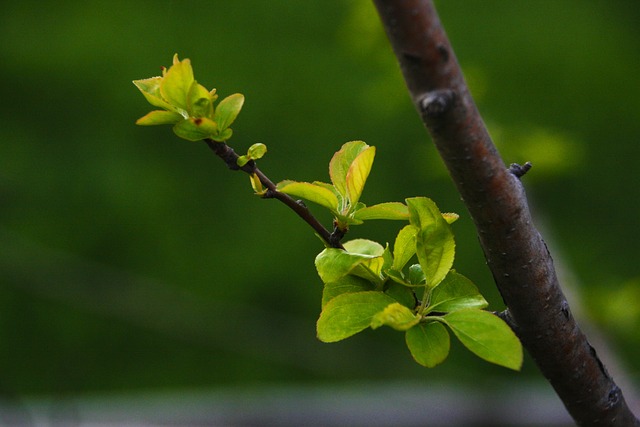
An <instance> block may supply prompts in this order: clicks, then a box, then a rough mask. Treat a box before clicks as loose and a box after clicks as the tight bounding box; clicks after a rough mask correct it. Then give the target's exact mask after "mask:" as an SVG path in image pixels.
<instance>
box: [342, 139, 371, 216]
mask: <svg viewBox="0 0 640 427" xmlns="http://www.w3.org/2000/svg"><path fill="white" fill-rule="evenodd" d="M375 156H376V147H367V148H365V149H364V150H362V151H361V152H360V154H358V156H357V157H356V158H355V159H354V160H353V163H351V166H349V170H348V171H347V197H348V199H349V202H350V204H351V206H352V207H354V206H355V205H356V204H357V203H358V201H359V200H360V195H361V194H362V190H364V185H365V184H366V182H367V178H368V177H369V172H371V166H373V159H374V158H375Z"/></svg>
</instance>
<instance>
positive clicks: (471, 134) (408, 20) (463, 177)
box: [374, 0, 640, 426]
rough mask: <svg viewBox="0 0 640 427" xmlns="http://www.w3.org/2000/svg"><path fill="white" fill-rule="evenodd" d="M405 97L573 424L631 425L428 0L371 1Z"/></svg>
mask: <svg viewBox="0 0 640 427" xmlns="http://www.w3.org/2000/svg"><path fill="white" fill-rule="evenodd" d="M374 3H375V5H376V7H377V9H378V13H379V15H380V18H381V20H382V22H383V24H384V27H385V30H386V33H387V36H388V38H389V40H390V41H391V45H392V46H393V50H394V52H395V54H396V56H397V58H398V61H399V62H400V66H401V68H402V73H403V75H404V78H405V81H406V84H407V86H408V89H409V92H410V94H411V97H412V99H413V102H414V104H415V106H416V108H417V110H418V112H419V113H420V115H421V117H422V120H423V122H424V124H425V126H426V127H427V129H428V130H429V132H430V134H431V137H432V139H433V141H434V143H435V145H436V147H437V149H438V151H439V153H440V155H441V157H442V159H443V160H444V162H445V164H446V166H447V168H448V170H449V173H450V175H451V177H452V179H453V180H454V182H455V184H456V186H457V188H458V191H459V192H460V194H461V196H462V198H463V199H464V202H465V205H466V206H467V209H468V210H469V213H470V215H471V217H472V218H473V221H474V223H475V225H476V228H477V230H478V234H479V238H480V244H481V246H482V248H483V250H484V254H485V257H486V259H487V263H488V265H489V268H490V269H491V272H492V273H493V277H494V280H495V282H496V285H497V287H498V289H499V290H500V293H501V295H502V297H503V299H504V302H505V304H506V305H507V311H506V312H505V313H503V316H502V317H503V318H506V319H508V320H509V324H510V325H511V326H512V327H513V328H514V330H515V331H516V333H517V334H518V335H519V337H520V339H521V340H522V343H523V345H524V346H525V348H526V349H527V350H528V352H529V353H530V354H531V356H532V357H533V359H534V360H535V362H536V364H537V365H538V367H539V368H540V370H541V371H542V374H543V375H544V376H545V377H546V378H547V379H548V380H549V382H550V383H551V385H552V386H553V387H554V389H555V390H556V393H557V394H558V396H559V397H560V399H562V401H563V403H564V405H565V407H566V408H567V410H568V411H569V413H570V414H571V416H572V417H573V419H574V420H575V421H576V423H577V424H579V425H590V426H591V425H593V426H596V425H597V426H600V425H607V426H630V425H634V426H638V425H640V422H639V421H638V420H637V419H636V418H635V416H634V415H633V414H632V413H631V411H630V409H629V408H628V406H627V404H626V402H625V400H624V397H623V395H622V392H621V391H620V389H619V388H618V386H617V385H616V384H615V383H614V382H613V380H612V379H611V377H610V376H609V375H608V373H607V371H606V369H605V367H604V366H603V365H602V362H601V361H600V360H599V359H598V357H597V355H596V352H595V350H594V349H593V347H591V345H590V344H589V342H588V341H587V338H586V337H585V335H584V334H583V333H582V332H581V330H580V329H579V327H578V325H577V324H576V321H575V319H574V318H573V316H572V315H571V311H570V309H569V305H568V303H567V301H566V299H565V297H564V295H563V293H562V290H561V289H560V286H559V284H558V279H557V277H556V272H555V269H554V266H553V260H552V259H551V256H550V254H549V252H548V250H547V247H546V245H545V243H544V241H543V240H542V238H541V236H540V234H539V233H538V231H537V230H536V228H535V226H534V225H533V222H532V219H531V214H530V212H529V208H528V204H527V199H526V196H525V192H524V189H523V187H522V185H521V183H520V180H519V177H520V176H522V174H524V172H526V170H528V168H529V166H526V165H525V166H519V167H513V166H512V168H511V169H507V168H506V167H505V164H504V162H503V161H502V159H501V157H500V155H499V153H498V151H497V150H496V148H495V146H494V145H493V142H492V141H491V138H490V136H489V134H488V132H487V130H486V127H485V125H484V122H483V121H482V118H481V117H480V114H479V113H478V110H477V108H476V106H475V103H474V101H473V99H472V97H471V95H470V94H469V90H468V88H467V86H466V83H465V81H464V78H463V75H462V72H461V70H460V67H459V65H458V62H457V60H456V57H455V54H454V52H453V50H452V48H451V45H450V43H449V40H448V38H447V36H446V34H445V32H444V29H443V28H442V26H441V24H440V21H439V18H438V16H437V13H436V10H435V8H434V6H433V4H432V1H430V0H374Z"/></svg>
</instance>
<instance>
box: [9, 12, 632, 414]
mask: <svg viewBox="0 0 640 427" xmlns="http://www.w3.org/2000/svg"><path fill="white" fill-rule="evenodd" d="M437 6H438V9H439V12H440V15H441V19H442V21H443V22H444V24H445V27H446V29H447V32H448V34H449V36H450V38H451V40H452V43H453V46H454V49H455V51H456V54H457V56H458V59H459V61H460V63H461V65H462V67H463V69H464V71H465V75H466V77H467V80H468V82H469V85H470V87H471V90H472V93H473V94H474V96H475V97H476V100H477V103H478V105H479V108H480V110H481V112H482V113H483V115H484V117H485V119H486V121H487V124H488V126H489V129H490V132H491V134H492V136H493V137H494V139H495V141H496V144H497V145H498V147H499V149H500V151H501V153H502V154H503V157H504V159H505V162H507V163H511V162H518V163H524V162H525V161H531V162H532V163H533V165H534V168H533V169H532V171H531V172H530V173H529V174H528V175H527V176H526V177H525V178H524V182H525V185H526V187H527V190H528V193H529V195H530V197H531V204H532V208H533V209H534V211H535V214H536V222H537V223H538V225H539V226H540V227H541V228H542V229H543V232H544V234H545V238H546V240H547V241H548V242H549V244H550V246H551V248H552V251H553V253H554V255H555V259H556V262H557V264H558V266H559V268H560V272H561V275H562V277H563V284H564V286H566V288H567V293H568V294H569V295H570V300H571V303H572V304H573V309H574V312H575V313H576V315H577V316H579V317H580V319H582V322H584V325H585V327H586V328H587V329H588V330H589V331H592V333H593V336H594V337H595V338H594V340H595V341H597V342H600V343H601V344H602V346H603V347H602V348H603V350H601V351H602V352H603V353H605V354H606V353H611V354H613V355H614V358H613V359H611V360H612V362H611V363H612V366H613V367H612V368H611V370H612V371H614V372H616V373H619V375H620V377H616V380H617V381H618V382H619V383H623V384H624V385H625V387H626V389H625V392H627V393H629V396H628V398H631V397H630V396H631V395H632V394H633V390H632V389H633V387H634V386H636V385H638V382H639V381H640V361H639V359H638V358H637V353H638V351H640V337H639V336H638V333H637V331H638V326H639V323H640V304H639V303H638V301H640V268H639V267H638V262H637V261H638V255H639V254H640V251H639V246H638V241H640V222H639V221H638V218H639V217H640V195H639V194H638V190H637V188H638V178H637V162H638V158H640V143H639V139H640V84H639V83H638V72H639V71H640V31H639V30H638V28H639V27H638V25H637V24H638V22H640V7H639V5H638V3H637V0H618V1H616V2H609V1H604V0H602V1H597V0H592V1H579V0H562V1H555V0H542V1H536V2H504V1H498V0H454V1H446V2H445V1H441V2H438V3H437ZM2 9H3V11H2V14H0V61H1V63H2V66H1V67H0V81H1V83H0V88H1V93H2V100H3V102H2V104H1V106H0V110H1V112H2V113H1V116H0V396H1V398H0V399H1V402H2V406H1V407H2V408H5V412H4V413H5V415H6V414H8V413H10V412H11V411H13V412H11V413H19V414H20V415H19V416H20V417H22V418H20V420H22V421H23V422H25V423H26V422H29V421H34V419H36V421H37V419H38V417H44V418H39V419H41V420H45V421H46V420H48V419H49V420H50V419H64V420H67V421H68V419H69V417H71V418H73V417H75V418H73V419H75V420H76V421H78V422H80V421H82V417H81V415H78V414H80V413H81V410H82V409H81V408H82V405H83V403H82V402H85V403H86V398H91V399H94V400H92V402H94V403H95V405H94V407H95V408H98V409H96V411H98V412H99V410H100V408H103V409H104V408H105V407H106V406H101V405H100V403H99V402H102V400H100V399H107V400H108V399H110V398H111V399H112V400H111V401H110V402H111V403H112V404H113V397H114V396H116V397H117V396H130V398H131V399H141V398H142V399H143V400H144V396H150V395H154V396H158V395H159V394H161V395H163V396H165V395H166V396H174V397H175V396H182V398H183V399H185V400H184V401H180V400H175V399H174V400H170V399H169V401H171V402H173V403H172V404H171V405H168V406H170V407H173V408H178V410H183V412H186V413H188V414H190V415H193V413H194V412H197V411H196V409H193V410H192V411H184V407H185V405H188V403H187V402H191V403H193V401H194V400H197V399H198V396H202V393H205V395H206V393H213V392H215V393H219V394H215V396H218V397H219V396H226V398H228V399H230V398H231V397H229V396H232V397H233V396H238V394H239V393H240V394H242V393H247V392H248V390H249V391H251V392H252V393H255V394H252V395H251V396H254V397H255V400H249V401H243V400H242V399H240V400H233V402H236V403H237V402H241V403H240V408H239V409H234V410H232V411H230V414H231V415H229V417H230V418H229V419H227V422H229V424H232V421H231V419H232V418H233V417H234V415H238V414H241V413H243V411H250V410H251V408H250V406H251V405H243V404H242V402H245V403H246V402H253V405H258V403H257V402H264V400H263V399H264V398H265V396H274V395H275V394H277V393H275V392H274V391H273V390H280V391H282V390H288V392H286V393H285V392H282V393H283V394H282V395H283V396H284V395H286V396H292V395H297V396H303V395H304V393H302V392H300V390H307V391H309V390H333V389H332V388H331V387H338V389H339V390H343V391H344V390H347V391H346V393H351V394H349V396H356V397H357V396H358V395H359V394H358V393H362V395H365V394H366V393H368V392H369V393H370V392H371V391H372V390H376V393H378V396H379V395H384V394H391V393H392V389H393V390H399V391H402V390H404V391H411V393H414V394H413V395H414V397H415V390H416V389H417V390H422V391H424V392H425V393H426V392H428V391H429V390H431V391H432V392H433V393H434V394H433V396H440V397H442V395H443V393H444V392H443V390H452V392H451V393H452V396H462V395H463V394H464V393H467V395H469V394H468V393H472V392H473V391H474V390H475V391H479V392H480V393H483V394H487V395H491V393H493V392H495V391H498V390H503V391H504V390H505V387H507V386H505V384H508V387H512V388H513V389H514V390H523V389H527V387H533V388H535V389H536V390H540V392H541V396H547V397H548V396H552V391H551V390H550V387H549V386H548V385H546V384H545V383H544V381H543V379H542V378H541V376H540V374H539V373H538V372H537V370H536V368H535V366H533V363H532V362H531V361H530V360H529V359H527V360H526V361H525V366H524V368H523V371H522V372H521V373H514V372H509V371H507V370H505V369H501V368H498V367H494V366H492V365H489V364H487V363H485V362H483V361H481V360H479V359H477V358H475V357H473V356H472V355H470V354H469V353H468V352H466V350H464V349H463V348H461V346H460V345H456V344H454V346H453V349H452V354H451V355H450V357H449V359H448V360H447V361H446V363H445V364H443V365H441V366H439V367H437V368H435V369H431V370H428V369H425V368H422V367H420V366H419V365H417V364H416V363H414V362H413V361H412V359H411V356H410V354H409V352H408V350H407V349H406V347H405V346H404V341H403V336H402V334H399V333H396V332H395V331H391V330H378V331H375V332H372V331H367V332H364V333H362V334H360V335H358V336H356V337H354V338H352V339H349V340H347V341H344V342H341V343H336V344H330V345H329V344H322V343H320V342H319V341H317V340H316V338H315V320H316V318H317V315H318V314H319V304H320V296H321V282H320V280H319V279H318V278H317V276H316V273H315V269H314V265H313V259H314V257H315V255H316V254H317V253H318V252H319V251H320V250H321V249H322V244H321V242H320V241H319V240H318V239H317V238H316V237H315V236H314V235H313V232H312V231H311V230H310V229H309V228H308V227H307V226H306V225H305V224H304V223H303V222H302V221H300V220H299V219H298V218H297V217H296V216H295V215H294V214H293V213H292V212H290V211H288V210H287V209H285V208H284V207H283V206H281V205H280V204H278V203H277V202H276V201H268V200H261V199H259V198H257V197H255V196H254V195H253V194H252V191H251V187H250V185H249V181H248V179H247V177H246V176H245V175H243V174H241V173H238V172H231V171H229V170H227V169H226V168H225V166H224V164H223V163H222V162H221V161H220V160H219V159H217V158H216V157H215V156H214V155H213V154H212V153H211V152H210V151H209V150H208V149H207V147H206V146H205V145H204V144H201V143H190V142H187V141H184V140H180V139H178V138H177V137H176V136H175V135H173V133H172V132H171V129H170V127H168V126H164V127H150V128H143V127H137V126H135V125H134V122H135V120H136V119H137V118H138V117H140V116H142V115H144V114H146V113H147V112H148V111H149V110H150V109H151V106H150V105H149V104H147V103H146V101H145V100H144V98H143V97H142V95H141V94H140V93H139V92H138V90H137V89H136V88H135V87H134V86H133V84H132V83H131V81H132V80H134V79H140V78H146V77H151V76H153V75H158V74H159V73H160V66H162V65H167V66H168V65H170V63H171V58H172V56H173V54H174V53H176V52H178V53H179V54H180V57H181V58H182V57H188V58H190V59H191V60H192V63H193V65H194V69H195V73H196V79H198V81H199V82H201V83H202V84H204V85H205V86H206V87H209V88H211V87H216V88H217V89H218V93H219V94H220V95H221V96H222V97H224V96H226V95H229V94H231V93H234V92H241V93H243V94H244V95H245V96H246V103H245V107H244V109H243V111H242V113H241V115H240V116H239V118H238V120H237V122H236V123H235V125H234V126H233V127H234V131H235V132H234V137H233V138H232V140H231V141H230V142H231V145H232V146H233V147H234V148H236V150H237V151H238V152H240V153H242V152H244V151H245V150H246V149H247V147H248V146H249V145H251V144H253V143H255V142H262V143H265V144H266V145H267V146H268V148H269V153H268V154H267V156H266V158H265V159H263V160H261V161H260V167H261V169H263V171H264V172H265V173H266V174H267V175H269V176H270V178H271V179H272V180H274V181H279V180H281V179H287V178H288V179H297V180H305V181H311V180H323V181H326V180H328V171H327V164H328V161H329V159H330V158H331V155H332V153H333V152H334V151H336V150H337V149H338V148H339V147H340V146H341V145H342V144H343V143H344V142H346V141H349V140H354V139H362V140H364V141H366V142H367V143H369V144H370V145H375V146H376V147H377V150H378V151H377V158H376V162H375V164H374V168H373V172H372V175H371V176H370V179H369V182H368V184H367V188H366V189H365V193H364V196H363V201H364V202H365V203H368V204H373V203H379V202H384V201H398V200H403V199H404V198H406V197H411V196H417V195H425V196H429V197H431V198H433V199H434V200H435V201H436V202H437V203H438V205H439V206H440V208H441V209H442V210H443V211H454V212H458V213H459V214H460V215H461V219H460V220H459V221H458V222H457V223H456V224H455V227H454V229H455V232H456V238H457V260H456V268H457V269H458V270H459V271H461V272H462V273H463V274H465V275H467V276H468V277H470V278H471V279H472V280H474V281H475V282H476V283H477V284H478V286H479V287H480V288H481V290H482V292H483V293H484V294H485V296H486V297H487V298H488V299H489V300H490V302H491V307H490V308H493V309H495V310H499V309H501V308H502V302H501V299H500V296H499V295H498V294H497V292H496V290H495V287H494V285H493V282H492V279H491V275H490V273H489V272H488V270H487V268H486V266H485V263H484V259H483V256H482V253H481V251H480V249H479V247H478V243H477V238H476V236H475V232H474V229H473V226H472V223H471V220H470V219H469V217H468V214H467V212H466V211H465V209H464V206H463V205H462V203H461V201H460V198H459V196H458V195H457V193H456V192H455V189H454V187H453V185H452V183H451V182H450V180H449V177H448V175H447V173H446V171H445V169H444V168H443V166H442V163H441V161H440V159H439V158H438V156H437V153H436V151H435V149H434V148H433V146H432V144H431V143H430V141H429V138H428V136H427V134H426V132H425V130H424V128H423V127H422V125H421V123H420V120H419V118H418V116H417V114H416V113H415V111H414V109H413V106H412V104H411V102H410V99H409V96H408V94H407V92H406V89H405V87H404V83H403V81H402V78H401V75H400V72H399V69H398V66H397V64H396V62H395V58H394V57H393V54H392V52H391V49H390V47H389V45H388V43H387V41H386V39H385V36H384V34H383V31H382V29H381V25H380V24H379V22H378V20H377V16H376V13H375V10H374V8H373V6H372V4H370V2H368V1H355V0H354V1H337V0H323V1H279V2H273V1H269V2H267V1H262V0H252V1H250V0H241V1H177V0H175V1H169V0H154V1H142V0H136V1H98V0H83V1H75V0H59V1H56V2H40V1H33V0H23V1H20V2H5V3H4V4H3V7H2ZM312 209H313V210H314V211H315V212H317V213H318V216H319V218H320V219H321V220H322V221H324V222H325V223H326V224H327V225H330V218H329V217H328V216H326V215H324V213H322V212H321V211H320V209H319V208H316V207H312ZM399 226H400V224H399V223H395V222H377V223H376V222H369V223H367V224H365V225H362V226H359V227H354V228H353V229H352V230H351V232H350V234H349V236H348V237H349V238H353V237H367V238H371V239H374V240H377V241H379V242H381V243H385V242H391V241H392V240H393V238H394V235H395V232H397V230H398V229H399ZM601 338H604V341H601ZM599 351H600V348H599ZM390 384H393V385H394V386H393V387H391V386H390ZM460 390H466V391H465V392H464V393H462V392H461V391H460ZM301 393H302V394H301ZM456 393H457V394H456ZM329 394H331V395H334V396H339V395H340V393H339V392H336V393H333V392H331V393H329ZM184 396H191V397H193V399H186V398H185V397H184ZM209 396H213V395H209ZM256 396H257V397H256ZM343 396H344V394H343ZM83 399H85V400H83ZM96 399H97V400H96ZM211 399H212V400H211V401H217V402H220V400H216V399H215V398H213V397H212V398H211ZM456 399H461V397H459V398H454V400H453V401H454V402H458V405H459V404H460V403H459V402H460V400H456ZM285 400H286V399H285ZM426 400H428V399H426V398H425V401H426ZM125 401H127V399H125ZM131 401H133V400H131ZM138 401H140V400H138ZM487 401H489V400H487ZM33 402H36V403H33ZM56 402H57V403H56ZM96 402H98V403H96ZM176 402H178V403H176ZM179 402H182V403H179ZM554 402H555V400H554V399H553V397H552V398H551V403H550V405H559V404H558V403H554ZM281 403H282V402H280V401H279V403H277V404H281ZM277 404H276V403H274V405H272V406H270V407H271V408H273V407H274V406H275V405H277ZM424 404H425V405H426V403H424ZM38 405H39V406H38ZM105 405H106V404H105ZM172 405H173V406H172ZM221 405H222V406H220V408H221V409H220V411H223V410H224V408H223V407H224V405H223V404H221ZM300 405H301V406H302V407H304V403H302V404H300ZM354 405H355V404H354ZM107 406H108V405H107ZM125 406H126V405H125ZM160 406H161V407H164V406H163V405H160ZM205 406H206V405H205ZM391 406H393V405H391V404H389V401H385V400H384V399H381V400H380V402H379V403H378V404H377V405H376V410H384V409H389V410H391ZM284 407H286V405H284ZM16 408H17V409H16ZM43 408H44V409H43ZM61 408H62V409H61ZM79 408H80V409H79ZM209 408H211V406H209ZM298 409H299V408H298ZM485 409H486V405H485ZM129 410H131V408H129ZM514 410H515V411H516V413H517V411H518V408H517V407H515V408H514ZM16 411H17V412H16ZM119 411H120V412H119V413H120V416H121V417H122V418H119V419H120V420H121V421H123V420H127V419H130V418H128V417H129V416H131V417H133V416H134V415H131V414H132V413H130V412H129V413H128V412H127V410H126V408H125V409H123V408H120V409H119ZM342 411H343V413H345V412H346V413H348V412H349V410H348V409H344V408H343V410H342ZM452 411H453V409H452ZM559 411H560V412H562V408H561V407H560V408H559ZM151 412H153V411H151ZM214 412H215V411H214ZM338 412H339V411H338ZM445 412H446V411H445ZM0 413H2V411H0ZM52 414H53V415H52ZM56 414H57V415H56ZM60 414H62V415H60ZM14 415H15V414H14ZM138 415H139V414H138ZM210 415H211V416H212V417H213V416H215V414H214V413H211V414H210ZM263 415H264V413H263ZM289 415H290V412H287V411H286V410H283V412H282V413H281V414H279V415H274V420H275V421H274V422H275V424H274V425H278V422H281V423H284V422H285V420H286V419H287V417H288V416H289ZM343 415H344V414H343ZM494 415H496V416H497V414H494ZM7 416H8V415H7ZM12 416H13V415H12ZM56 416H57V417H58V418H55V417H56ZM185 416H187V415H185ZM176 420H178V421H176V422H180V421H179V420H182V421H184V418H182V419H181V418H179V417H178V418H176ZM377 420H378V421H380V422H381V421H382V420H383V418H378V419H377ZM352 421H353V420H352ZM396 421H397V418H396ZM34 422H35V421H34ZM203 422H204V421H203ZM327 423H328V421H327ZM352 425H355V424H352ZM369 425H373V424H369ZM396 425H397V424H396ZM405 425H408V424H405Z"/></svg>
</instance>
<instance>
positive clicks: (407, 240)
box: [392, 225, 418, 271]
mask: <svg viewBox="0 0 640 427" xmlns="http://www.w3.org/2000/svg"><path fill="white" fill-rule="evenodd" d="M417 233H418V228H417V227H415V226H413V225H407V226H405V227H404V228H402V229H401V230H400V232H399V233H398V235H397V236H396V241H395V243H394V244H393V266H392V268H393V269H394V270H397V271H401V270H402V269H403V268H404V266H405V265H406V264H407V262H409V260H410V259H411V257H413V256H414V255H415V254H416V234H417Z"/></svg>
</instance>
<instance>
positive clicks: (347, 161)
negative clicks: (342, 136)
mask: <svg viewBox="0 0 640 427" xmlns="http://www.w3.org/2000/svg"><path fill="white" fill-rule="evenodd" d="M368 147H369V146H368V145H367V144H366V143H364V142H363V141H351V142H347V143H345V144H344V145H343V146H342V147H341V148H340V150H338V151H337V152H336V153H335V154H334V155H333V157H332V158H331V161H330V162H329V176H330V177H331V182H332V183H333V185H334V186H335V188H336V190H337V191H338V193H339V194H340V195H341V196H342V197H343V198H345V199H346V198H347V173H348V171H349V168H350V167H351V164H352V163H353V161H354V160H355V158H356V157H358V155H359V154H360V153H361V152H362V151H363V150H366V149H367V148H368Z"/></svg>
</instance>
